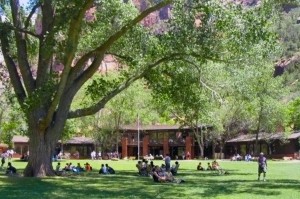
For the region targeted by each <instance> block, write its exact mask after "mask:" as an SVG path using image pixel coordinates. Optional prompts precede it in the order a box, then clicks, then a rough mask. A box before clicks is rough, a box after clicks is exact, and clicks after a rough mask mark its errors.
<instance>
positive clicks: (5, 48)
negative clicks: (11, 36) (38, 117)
mask: <svg viewBox="0 0 300 199" xmlns="http://www.w3.org/2000/svg"><path fill="white" fill-rule="evenodd" d="M7 37H8V36H7V33H6V32H5V30H0V41H1V50H2V54H3V57H4V60H5V63H6V66H7V69H8V73H9V77H10V81H11V83H12V85H13V87H14V90H15V93H16V96H17V99H18V101H19V103H20V105H22V104H23V102H24V100H25V97H26V92H25V90H24V87H23V84H22V82H21V78H20V76H19V74H18V70H17V66H16V64H15V63H14V61H13V59H12V58H11V57H10V56H9V54H10V48H9V41H8V39H7Z"/></svg>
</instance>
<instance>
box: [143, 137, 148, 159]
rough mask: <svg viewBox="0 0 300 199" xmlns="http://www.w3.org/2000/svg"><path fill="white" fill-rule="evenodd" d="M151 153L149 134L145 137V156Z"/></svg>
mask: <svg viewBox="0 0 300 199" xmlns="http://www.w3.org/2000/svg"><path fill="white" fill-rule="evenodd" d="M146 155H149V135H145V136H144V138H143V156H146Z"/></svg>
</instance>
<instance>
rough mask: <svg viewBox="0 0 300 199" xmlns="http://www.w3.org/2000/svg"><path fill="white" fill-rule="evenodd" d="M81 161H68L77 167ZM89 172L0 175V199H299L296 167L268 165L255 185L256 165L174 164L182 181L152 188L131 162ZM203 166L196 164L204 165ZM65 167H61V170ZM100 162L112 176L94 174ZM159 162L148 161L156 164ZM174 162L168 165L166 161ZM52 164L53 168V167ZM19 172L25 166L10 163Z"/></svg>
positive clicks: (299, 177) (291, 164)
mask: <svg viewBox="0 0 300 199" xmlns="http://www.w3.org/2000/svg"><path fill="white" fill-rule="evenodd" d="M86 161H87V160H80V161H76V160H75V161H74V160H72V161H71V162H72V163H73V164H74V165H76V164H77V162H80V163H81V164H82V165H83V164H84V163H85V162H86ZM88 162H89V163H90V164H91V165H92V167H93V172H90V173H82V174H81V175H72V176H69V177H52V178H42V179H40V178H24V177H7V176H5V175H3V173H4V171H0V173H1V175H0V199H10V198H16V199H17V198H18V199H19V198H25V199H35V198H36V199H47V198H54V199H60V198H64V199H68V198H72V199H77V198H80V199H85V198H87V199H94V198H143V199H147V198H167V199H168V198H171V199H175V198H216V199H217V198H226V199H227V198H229V199H234V198H238V199H250V198H251V199H252V198H253V199H256V198H257V199H261V198H279V199H285V198H287V199H296V198H300V162H299V161H284V162H283V161H274V162H273V161H269V162H268V173H267V181H266V182H263V181H257V163H256V162H250V163H247V162H230V161H219V163H220V165H221V166H222V167H223V168H224V169H226V170H227V171H228V172H229V175H218V174H215V173H212V172H209V171H196V167H197V164H198V162H199V161H196V160H188V161H179V163H180V167H179V171H178V172H179V174H178V176H177V177H178V178H182V179H184V180H185V181H186V182H185V183H181V184H175V183H154V182H153V180H152V178H150V177H139V176H137V171H136V167H135V164H136V161H130V160H129V161H124V160H121V161H109V160H106V161H104V160H94V161H91V160H89V161H88ZM206 162H207V161H202V165H203V166H206V164H207V163H206ZM65 163H66V162H62V166H64V165H65ZM102 163H108V164H109V165H110V166H112V167H113V168H114V169H115V170H116V174H115V175H105V176H103V175H99V174H98V170H99V168H100V165H101V164H102ZM161 163H162V161H154V164H159V165H160V164H161ZM172 163H174V161H172ZM53 164H54V165H56V164H57V163H53ZM13 165H14V166H15V167H16V168H17V169H18V170H19V171H20V170H22V169H24V168H25V166H26V163H24V162H17V161H13Z"/></svg>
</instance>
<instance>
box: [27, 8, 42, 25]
mask: <svg viewBox="0 0 300 199" xmlns="http://www.w3.org/2000/svg"><path fill="white" fill-rule="evenodd" d="M40 6H41V2H38V3H37V4H35V5H34V6H33V8H32V9H31V11H30V14H29V15H28V17H27V19H26V21H25V23H24V26H25V27H24V28H25V29H27V28H28V26H29V22H30V20H31V18H32V16H33V14H34V13H35V11H36V9H37V8H38V7H40Z"/></svg>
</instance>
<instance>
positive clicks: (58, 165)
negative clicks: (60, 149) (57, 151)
mask: <svg viewBox="0 0 300 199" xmlns="http://www.w3.org/2000/svg"><path fill="white" fill-rule="evenodd" d="M62 173H63V170H62V169H61V168H60V162H58V163H57V165H56V168H55V174H56V175H58V176H60V175H62Z"/></svg>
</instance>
